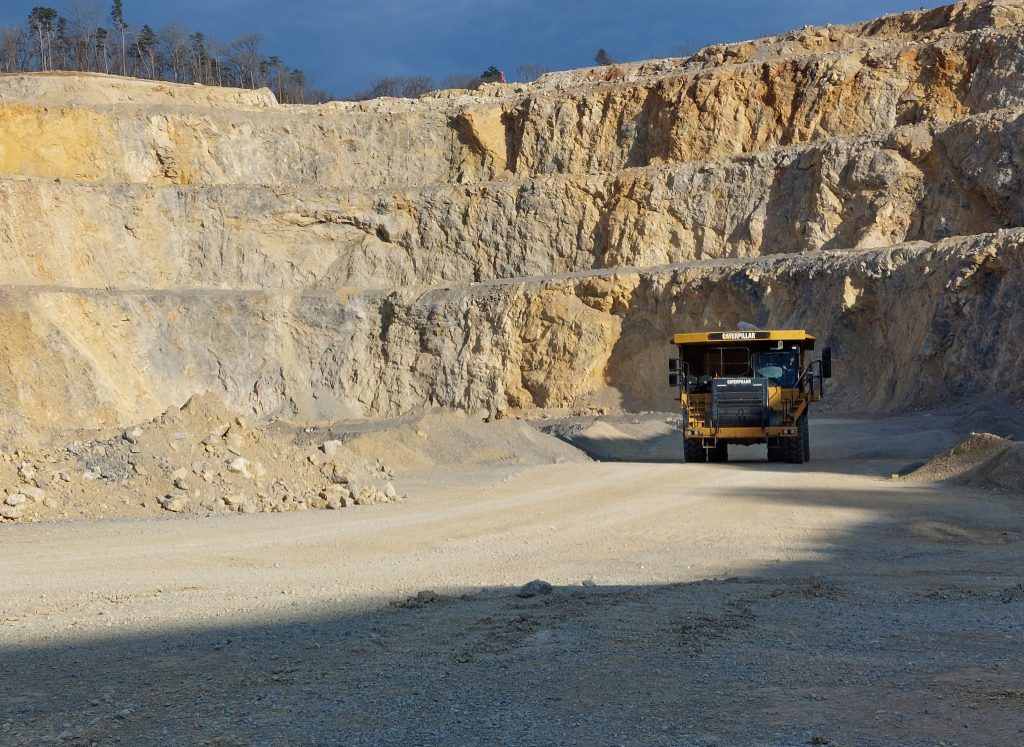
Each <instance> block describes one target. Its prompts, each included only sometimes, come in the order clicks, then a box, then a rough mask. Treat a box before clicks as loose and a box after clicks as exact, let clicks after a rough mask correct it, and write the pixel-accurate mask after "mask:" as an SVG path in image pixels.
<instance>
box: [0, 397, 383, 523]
mask: <svg viewBox="0 0 1024 747" xmlns="http://www.w3.org/2000/svg"><path fill="white" fill-rule="evenodd" d="M393 477H394V473H393V472H392V470H391V469H390V468H389V467H388V466H387V465H386V464H384V463H383V462H382V461H380V460H368V459H365V458H363V457H360V456H358V455H356V454H355V453H353V452H352V451H351V450H349V449H348V448H346V447H345V445H344V444H343V443H342V442H341V441H338V440H331V441H327V442H325V443H323V444H322V445H320V446H318V447H313V446H309V447H301V446H298V445H296V444H295V443H294V440H293V439H291V438H289V436H288V434H287V433H284V432H281V433H275V432H272V431H271V426H268V425H260V424H256V423H251V422H248V421H247V420H246V419H244V418H242V417H239V416H236V415H234V414H233V413H232V412H231V411H230V410H228V409H227V408H226V407H225V406H224V404H223V403H222V402H221V401H220V400H219V399H218V398H217V397H215V396H214V395H211V394H204V395H199V396H195V397H192V398H191V399H189V400H188V402H186V403H185V405H184V406H183V407H181V408H180V409H178V408H172V409H170V410H168V411H167V412H165V413H164V414H163V415H161V416H159V417H157V418H155V419H153V420H152V421H150V422H148V423H142V424H139V425H134V426H130V427H128V428H126V429H124V430H122V431H120V432H118V433H116V434H115V435H113V436H111V437H109V438H103V439H96V440H91V441H75V442H72V443H69V444H67V445H65V446H60V447H54V448H49V449H39V450H17V451H15V452H13V453H4V454H0V490H3V491H4V496H3V499H2V508H0V518H3V519H6V520H9V521H16V520H37V519H48V518H87V517H100V516H113V515H117V516H136V515H145V514H150V513H153V512H169V513H175V514H191V515H199V516H206V515H211V514H229V513H238V514H256V513H268V512H285V511H306V510H311V509H341V508H347V507H350V506H362V505H369V504H375V503H390V502H393V501H398V500H401V499H402V496H401V495H399V493H398V490H397V489H396V488H395V485H394V483H393V482H392V478H393Z"/></svg>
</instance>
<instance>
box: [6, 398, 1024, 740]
mask: <svg viewBox="0 0 1024 747" xmlns="http://www.w3.org/2000/svg"><path fill="white" fill-rule="evenodd" d="M663 423H664V418H663V417H661V416H653V415H652V416H646V417H630V418H624V419H622V420H621V422H617V423H615V424H614V425H615V428H616V429H617V431H618V432H621V433H624V434H626V435H627V436H628V439H627V440H631V443H629V444H623V445H622V448H623V449H624V451H623V452H622V453H624V454H628V455H630V457H631V458H648V459H649V461H646V462H625V461H624V462H613V461H595V462H585V463H569V464H555V465H549V466H543V467H532V468H528V469H522V470H520V471H516V469H514V468H512V467H510V466H509V465H506V464H501V465H496V466H494V467H491V468H483V467H481V468H477V469H474V470H473V471H472V472H469V473H465V472H460V471H457V470H450V469H449V470H445V471H438V470H433V471H431V472H421V473H410V474H405V475H400V476H399V479H398V481H397V482H398V484H399V487H400V488H402V489H403V490H404V489H408V490H409V493H410V495H412V496H415V497H414V498H410V500H408V501H406V502H403V503H397V504H386V505H379V506H367V507H360V508H359V510H353V511H337V512H335V511H323V512H306V513H293V514H261V515H257V516H252V517H222V516H213V517H209V518H180V517H176V518H174V519H173V520H155V519H146V520H110V521H94V522H63V523H44V524H31V525H30V524H24V525H21V524H19V525H6V526H3V527H2V528H0V540H2V543H3V550H4V551H3V559H4V562H3V576H4V593H3V595H2V596H0V623H2V629H3V633H4V638H3V642H2V643H0V670H2V672H0V744H3V745H36V744H47V743H53V744H76V745H77V744H83V745H89V744H98V745H108V744H132V745H134V744H194V745H249V744H253V745H299V744H318V745H382V744H385V745H386V744H395V745H477V744H480V745H489V744H510V745H615V744H622V745H802V744H830V745H892V744H900V745H937V744H949V745H952V744H958V745H1009V744H1021V743H1024V654H1022V647H1021V643H1022V640H1024V636H1022V633H1024V584H1022V581H1024V578H1022V571H1021V569H1022V562H1021V561H1022V559H1024V552H1022V551H1024V545H1022V538H1024V495H1022V494H997V493H983V492H979V491H972V490H967V489H964V488H958V487H950V486H943V485H931V484H926V483H907V482H904V481H900V480H893V479H890V475H891V474H893V473H895V472H899V471H901V470H905V469H906V468H908V467H909V466H910V465H911V464H913V463H915V462H916V461H919V460H921V459H923V458H927V457H928V456H930V455H931V454H934V453H936V452H937V451H939V450H940V449H942V448H945V447H946V446H948V445H950V444H952V443H955V442H956V440H957V439H958V438H960V437H961V436H962V435H963V434H961V433H958V432H957V430H956V427H955V425H956V424H955V422H954V421H953V420H951V419H949V418H943V417H939V416H935V415H928V414H923V415H917V416H913V417H904V418H900V419H894V420H888V421H882V422H869V421H855V420H835V419H831V420H817V421H814V423H813V426H812V427H813V434H814V436H813V438H814V442H815V444H817V451H816V454H815V459H814V461H813V462H812V463H811V464H809V465H804V466H802V467H800V466H796V465H780V464H769V463H767V462H764V461H760V459H763V455H762V454H760V453H759V452H758V451H756V450H753V449H751V450H749V451H744V452H739V451H737V452H736V453H735V454H734V457H736V459H737V461H734V462H731V463H729V464H707V465H684V464H678V463H666V462H663V461H661V459H662V458H663V457H664V456H665V453H670V450H671V448H673V447H672V446H671V442H670V441H668V440H666V439H667V436H666V434H665V429H664V428H663ZM569 430H571V429H568V430H566V433H568V432H569ZM637 440H639V441H640V442H642V444H641V445H642V446H643V448H639V447H638V444H637V443H636V441H637ZM602 448H611V449H614V448H615V445H614V444H609V443H607V442H606V443H604V445H603V447H602ZM666 450H668V451H667V452H666ZM638 454H639V455H641V456H639V457H638V456H637V455H638ZM644 455H646V456H644ZM605 456H607V454H606V455H605ZM536 578H541V579H544V580H546V581H548V582H550V583H551V584H553V585H554V588H553V590H551V591H550V593H546V594H544V593H541V594H537V595H534V596H530V597H522V596H519V588H520V586H521V585H522V584H524V583H526V582H528V581H530V580H531V579H536Z"/></svg>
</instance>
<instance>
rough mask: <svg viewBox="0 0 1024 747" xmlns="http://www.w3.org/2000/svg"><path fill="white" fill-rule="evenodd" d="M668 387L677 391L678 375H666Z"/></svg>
mask: <svg viewBox="0 0 1024 747" xmlns="http://www.w3.org/2000/svg"><path fill="white" fill-rule="evenodd" d="M668 385H669V386H673V387H675V388H676V389H678V388H679V374H669V375H668Z"/></svg>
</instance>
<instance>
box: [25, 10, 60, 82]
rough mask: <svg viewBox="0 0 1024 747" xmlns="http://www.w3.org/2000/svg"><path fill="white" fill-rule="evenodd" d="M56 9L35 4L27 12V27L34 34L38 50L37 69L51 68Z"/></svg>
mask: <svg viewBox="0 0 1024 747" xmlns="http://www.w3.org/2000/svg"><path fill="white" fill-rule="evenodd" d="M57 18H58V16H57V11H56V10H54V9H53V8H46V7H43V6H41V5H37V6H36V7H34V8H32V11H31V12H30V13H29V14H28V27H29V29H31V32H32V34H33V35H34V36H35V41H36V43H35V47H36V49H37V50H38V52H39V69H40V70H52V69H53V35H54V32H55V25H56V23H57Z"/></svg>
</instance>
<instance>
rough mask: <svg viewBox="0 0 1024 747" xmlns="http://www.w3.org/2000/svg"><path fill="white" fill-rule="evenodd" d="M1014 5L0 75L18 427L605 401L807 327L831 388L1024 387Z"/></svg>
mask: <svg viewBox="0 0 1024 747" xmlns="http://www.w3.org/2000/svg"><path fill="white" fill-rule="evenodd" d="M1022 70H1024V3H1022V2H1020V1H1019V0H989V1H987V2H977V1H971V2H965V3H960V4H956V5H951V6H947V7H944V8H938V9H934V10H929V11H920V12H915V13H906V14H902V15H895V16H888V17H885V18H882V19H879V20H876V21H871V22H867V23H863V24H859V25H853V26H843V27H826V28H823V29H802V30H799V31H795V32H792V33H790V34H786V35H783V36H779V37H773V38H768V39H761V40H757V41H752V42H744V43H739V44H731V45H722V46H715V47H709V48H707V49H704V50H701V51H700V52H698V53H697V54H695V55H693V56H692V57H689V58H680V59H667V60H657V61H649V62H643V63H635V64H629V65H622V66H619V67H618V68H616V69H610V68H592V69H585V70H576V71H569V72H562V73H552V74H549V75H547V76H545V77H543V78H542V79H540V80H539V81H538V82H537V83H535V84H532V85H500V84H493V85H485V86H483V87H482V88H481V89H480V90H479V91H476V92H472V93H470V92H452V91H446V92H442V93H438V94H433V95H429V96H427V97H424V98H422V99H419V100H415V101H412V100H394V99H380V100H375V101H371V102H361V103H331V104H326V105H321V106H286V105H279V104H278V103H277V102H276V101H275V100H274V97H273V95H272V94H271V93H270V92H269V91H266V90H263V91H237V90H226V89H220V88H206V87H201V86H177V85H171V84H167V83H151V82H146V81H139V80H129V79H123V78H116V77H108V76H102V75H80V74H73V75H72V74H33V75H4V76H0V259H2V261H0V283H2V287H0V304H2V306H3V314H2V315H0V346H2V348H3V351H2V352H3V359H4V365H3V366H2V367H0V396H2V398H3V402H4V403H5V408H4V410H3V414H2V416H0V418H2V422H0V425H3V426H4V427H6V428H18V427H23V426H50V425H59V426H83V427H91V426H100V425H113V424H120V423H126V422H137V421H141V420H144V419H147V418H150V417H152V416H154V415H156V414H158V413H160V412H162V411H163V410H164V409H166V408H167V407H168V406H169V405H180V404H181V403H182V402H184V401H185V400H186V399H187V398H188V397H189V396H190V395H193V394H195V393H197V392H202V391H207V390H212V391H214V392H215V393H217V394H219V395H220V396H222V397H223V398H224V399H225V400H226V401H227V402H229V403H230V404H231V405H232V406H234V407H235V408H238V409H242V410H246V411H249V412H251V413H253V414H255V415H257V416H261V417H270V416H278V417H286V418H293V419H296V420H304V421H318V420H330V419H335V418H339V417H348V416H371V417H372V416H389V415H398V414H402V413H406V412H409V411H412V410H416V409H418V408H422V407H424V406H441V407H446V408H458V409H466V410H470V411H480V410H486V411H489V412H491V413H496V412H502V411H513V410H519V409H521V410H526V411H530V410H532V409H534V408H563V407H582V406H587V405H588V404H590V403H593V402H595V401H602V402H607V401H615V402H619V403H621V404H622V405H623V406H625V407H629V408H645V409H667V408H670V407H671V406H672V402H673V398H674V393H673V391H672V390H670V389H668V388H667V387H666V386H665V368H666V367H665V360H666V358H667V357H668V355H669V352H670V348H669V347H668V345H667V339H668V337H669V336H670V335H671V334H672V333H673V332H675V331H678V330H681V329H685V328H701V327H719V326H727V327H730V326H734V325H736V324H737V323H738V322H740V321H748V322H752V323H755V324H758V325H762V326H772V327H787V328H789V327H803V328H807V329H809V330H812V331H813V332H815V333H817V334H818V335H819V338H820V339H821V340H822V342H823V343H824V344H830V345H831V346H832V347H833V350H834V354H835V359H836V377H835V379H833V382H832V385H831V387H830V389H831V391H830V397H831V402H832V403H833V406H835V407H839V408H846V409H856V410H860V411H867V412H882V411H888V410H894V409H899V408H903V407H907V406H911V405H927V404H936V403H939V402H943V401H946V400H948V399H951V398H956V397H960V396H965V395H972V394H978V393H999V394H1000V395H1003V396H1006V397H1009V398H1011V399H1016V400H1020V399H1021V398H1024V383H1022V382H1024V353H1022V347H1021V345H1020V343H1019V341H1020V340H1021V339H1022V338H1024V269H1022V268H1024V228H1022V227H1024V199H1022V181H1024V136H1022V135H1024V74H1022V73H1021V71H1022Z"/></svg>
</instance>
